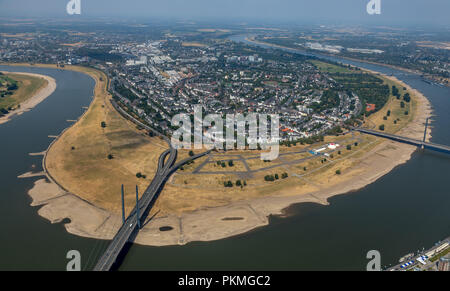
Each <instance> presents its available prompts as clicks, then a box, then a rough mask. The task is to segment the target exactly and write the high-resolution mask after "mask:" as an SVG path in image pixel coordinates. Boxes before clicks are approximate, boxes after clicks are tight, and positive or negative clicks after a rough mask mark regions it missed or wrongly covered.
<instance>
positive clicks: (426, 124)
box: [423, 117, 429, 142]
mask: <svg viewBox="0 0 450 291" xmlns="http://www.w3.org/2000/svg"><path fill="white" fill-rule="evenodd" d="M428 119H429V117H427V120H426V121H425V131H424V132H423V142H425V139H426V138H427V128H428Z"/></svg>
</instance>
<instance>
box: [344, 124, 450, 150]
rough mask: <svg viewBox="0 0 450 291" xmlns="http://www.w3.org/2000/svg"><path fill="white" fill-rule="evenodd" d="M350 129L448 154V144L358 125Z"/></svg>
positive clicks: (449, 147) (449, 148)
mask: <svg viewBox="0 0 450 291" xmlns="http://www.w3.org/2000/svg"><path fill="white" fill-rule="evenodd" d="M352 130H355V131H359V132H362V133H365V134H371V135H375V136H378V137H384V138H387V139H390V140H394V141H398V142H401V143H406V144H410V145H414V146H418V147H421V148H424V149H428V150H433V151H437V152H441V153H446V154H450V146H447V145H441V144H435V143H430V142H424V141H421V140H418V139H413V138H409V137H404V136H400V135H395V134H390V133H384V132H380V131H375V130H371V129H365V128H359V127H353V128H352Z"/></svg>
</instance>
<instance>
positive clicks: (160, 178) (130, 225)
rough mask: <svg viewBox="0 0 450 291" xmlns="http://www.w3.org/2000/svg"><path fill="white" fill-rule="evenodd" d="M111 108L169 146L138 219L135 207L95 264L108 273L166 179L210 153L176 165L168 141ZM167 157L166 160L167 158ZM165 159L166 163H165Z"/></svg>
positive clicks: (140, 206)
mask: <svg viewBox="0 0 450 291" xmlns="http://www.w3.org/2000/svg"><path fill="white" fill-rule="evenodd" d="M111 102H112V104H113V106H114V107H115V108H116V109H117V110H118V111H119V112H120V113H121V114H122V115H124V117H126V118H128V119H130V120H132V121H133V122H135V123H136V124H139V125H140V126H142V127H143V128H145V129H148V130H150V131H152V132H155V133H156V134H157V135H160V136H161V137H162V138H163V139H164V140H165V141H166V142H167V143H168V145H169V149H167V150H166V151H164V152H163V153H162V154H161V155H160V156H159V159H158V168H157V171H156V173H155V176H154V177H153V180H152V182H151V183H150V186H148V188H147V189H146V190H145V192H144V193H143V194H142V196H141V198H140V199H139V217H138V218H136V210H137V209H136V207H134V209H133V210H132V211H131V213H130V215H129V216H128V218H127V219H126V220H125V223H124V224H123V225H122V226H121V227H120V229H119V231H118V232H117V233H116V235H115V236H114V238H113V239H112V241H111V242H110V244H109V245H108V247H107V249H106V250H105V252H104V253H103V255H102V256H101V258H100V259H99V261H98V262H97V264H96V265H95V267H94V271H109V270H111V268H112V266H113V265H114V263H115V262H116V260H117V258H118V257H119V255H120V253H121V251H122V250H123V248H124V247H125V245H126V243H127V242H129V241H130V240H131V238H132V237H133V236H134V235H136V234H137V232H139V228H138V223H137V219H139V221H140V222H141V225H142V222H143V221H145V219H146V217H147V215H148V213H149V212H150V210H151V207H152V206H153V204H154V202H155V201H156V199H157V197H158V194H159V193H160V190H161V189H162V187H163V185H164V184H165V182H166V181H167V179H168V178H169V177H170V175H171V174H173V173H174V172H175V171H176V170H177V169H178V168H180V167H181V166H183V165H184V164H186V163H187V162H189V161H192V160H195V159H197V158H200V157H202V156H204V155H207V154H209V153H210V151H206V152H203V153H200V154H197V155H193V156H191V157H189V158H186V159H184V160H182V161H180V162H178V163H176V164H175V161H176V158H177V150H176V149H175V148H173V147H172V145H171V143H170V140H169V139H168V138H167V137H166V136H163V135H161V134H160V133H159V132H157V131H155V130H153V129H152V128H150V127H148V126H147V125H145V124H143V123H141V122H140V121H138V120H136V119H135V118H133V117H132V116H130V115H129V114H128V113H127V112H125V111H124V110H123V109H122V108H121V107H120V106H118V105H117V103H115V102H114V101H111ZM167 156H168V158H167ZM166 158H167V161H166Z"/></svg>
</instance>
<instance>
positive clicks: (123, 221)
mask: <svg viewBox="0 0 450 291" xmlns="http://www.w3.org/2000/svg"><path fill="white" fill-rule="evenodd" d="M122 223H123V224H125V199H124V190H123V184H122Z"/></svg>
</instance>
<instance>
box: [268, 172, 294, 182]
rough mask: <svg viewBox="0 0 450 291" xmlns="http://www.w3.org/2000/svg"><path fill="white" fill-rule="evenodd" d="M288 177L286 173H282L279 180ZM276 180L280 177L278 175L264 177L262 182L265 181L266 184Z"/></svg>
mask: <svg viewBox="0 0 450 291" xmlns="http://www.w3.org/2000/svg"><path fill="white" fill-rule="evenodd" d="M288 176H289V175H288V173H286V172H285V173H282V174H281V179H286V178H287V177H288ZM278 179H280V176H279V175H278V174H274V175H266V176H265V177H264V181H266V182H273V181H275V180H278Z"/></svg>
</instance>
